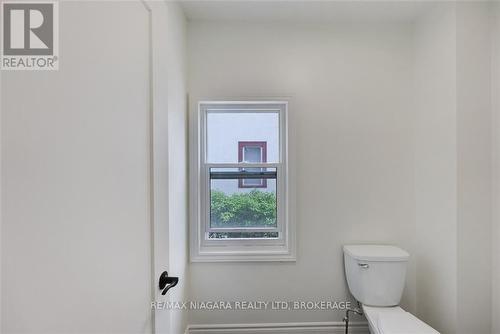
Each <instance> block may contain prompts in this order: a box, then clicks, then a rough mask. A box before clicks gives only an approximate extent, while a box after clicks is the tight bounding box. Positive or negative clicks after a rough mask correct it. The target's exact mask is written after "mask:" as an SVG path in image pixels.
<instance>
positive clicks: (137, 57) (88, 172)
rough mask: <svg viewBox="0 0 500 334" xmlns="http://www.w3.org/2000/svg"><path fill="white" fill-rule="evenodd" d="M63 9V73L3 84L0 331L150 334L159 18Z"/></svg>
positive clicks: (121, 10) (107, 4)
mask: <svg viewBox="0 0 500 334" xmlns="http://www.w3.org/2000/svg"><path fill="white" fill-rule="evenodd" d="M59 6H60V8H59V13H60V15H59V20H60V21H59V22H60V40H59V45H60V57H59V61H60V63H59V70H58V71H44V72H42V71H24V72H21V71H11V72H2V73H1V85H2V87H1V131H2V135H1V145H2V146H1V148H2V152H1V158H2V172H1V173H2V174H1V176H2V178H1V180H2V203H1V204H2V291H3V295H2V297H1V300H2V332H6V333H8V332H31V333H151V332H152V331H153V330H154V312H152V310H151V301H152V300H154V299H155V298H156V293H157V286H156V284H157V277H155V276H156V275H157V273H156V272H155V271H161V270H160V269H158V270H156V269H155V268H154V265H153V262H154V261H153V249H152V245H153V244H152V240H153V239H154V238H153V226H154V219H155V217H154V213H155V210H156V209H155V205H154V202H155V199H154V196H155V190H154V182H153V180H154V168H153V166H154V161H153V151H154V149H153V145H152V143H153V132H152V128H153V121H152V116H153V114H154V113H153V111H154V106H153V102H154V98H153V87H154V84H155V83H154V80H153V78H152V76H151V73H152V66H153V64H152V50H151V48H152V45H151V41H152V38H151V30H152V22H151V18H152V14H151V8H149V9H148V7H147V4H146V3H143V2H141V1H138V0H137V1H88V2H87V1H64V2H63V1H61V2H60V5H59ZM161 243H162V244H161V247H162V249H163V250H164V251H165V252H168V239H166V238H164V239H162V240H161ZM165 255H167V254H165ZM164 265H165V268H164V269H163V270H165V269H167V267H166V266H168V263H165V264H164ZM161 324H162V326H165V327H164V328H168V326H169V324H168V316H167V315H166V313H165V311H164V312H163V313H162V319H161Z"/></svg>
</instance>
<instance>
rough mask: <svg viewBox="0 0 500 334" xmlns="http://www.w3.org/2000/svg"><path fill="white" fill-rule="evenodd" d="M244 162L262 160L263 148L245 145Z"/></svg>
mask: <svg viewBox="0 0 500 334" xmlns="http://www.w3.org/2000/svg"><path fill="white" fill-rule="evenodd" d="M243 162H262V148H260V147H258V146H245V147H244V148H243Z"/></svg>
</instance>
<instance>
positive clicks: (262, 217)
mask: <svg viewBox="0 0 500 334" xmlns="http://www.w3.org/2000/svg"><path fill="white" fill-rule="evenodd" d="M252 173H253V177H250V178H249V177H248V176H247V175H248V174H252ZM259 173H264V174H265V179H260V178H258V179H257V177H263V176H264V175H263V174H259ZM242 174H243V176H242ZM210 175H211V176H210V178H211V179H210V227H211V228H242V227H249V228H252V227H253V228H267V227H268V228H276V227H277V221H276V168H263V169H260V168H259V169H258V172H257V173H254V172H253V171H242V170H241V169H239V168H211V169H210ZM242 180H245V181H246V180H251V181H261V180H265V181H266V187H265V188H263V187H262V186H257V187H252V186H250V185H248V186H245V187H244V188H242V187H240V185H239V181H242Z"/></svg>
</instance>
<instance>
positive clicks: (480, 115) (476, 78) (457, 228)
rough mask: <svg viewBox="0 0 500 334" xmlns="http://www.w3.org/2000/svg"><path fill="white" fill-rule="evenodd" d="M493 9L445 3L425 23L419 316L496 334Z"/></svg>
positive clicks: (419, 136) (460, 329)
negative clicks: (493, 304)
mask: <svg viewBox="0 0 500 334" xmlns="http://www.w3.org/2000/svg"><path fill="white" fill-rule="evenodd" d="M489 11H490V7H489V4H488V3H481V2H476V3H471V2H469V3H467V2H462V3H456V4H455V3H447V4H440V5H438V6H437V7H436V8H434V9H433V10H432V11H431V12H430V13H428V14H427V15H425V16H424V17H422V18H421V19H420V20H419V21H418V22H417V24H416V34H415V36H416V37H415V40H416V44H415V45H416V55H415V60H416V61H415V64H416V66H415V71H416V79H417V80H416V93H417V96H416V97H417V99H416V102H417V103H416V106H417V113H416V132H415V140H416V142H415V143H416V155H415V157H416V159H415V162H416V164H415V167H416V169H415V184H416V187H415V188H416V203H417V206H416V215H417V221H416V225H417V231H418V233H417V241H418V243H419V244H421V245H424V244H425V247H418V249H417V251H418V253H417V254H418V258H417V296H418V297H417V313H418V315H419V316H420V317H421V318H422V319H423V320H424V321H427V322H428V323H429V324H431V325H432V326H434V327H436V328H437V329H438V330H440V331H441V332H443V333H490V332H491V323H492V320H491V319H492V318H491V314H490V312H484V309H487V308H489V307H490V305H491V302H492V299H491V282H492V271H491V254H492V252H491V245H492V244H491V237H490V233H491V231H492V228H491V227H492V226H491V212H492V209H491V198H492V189H491V184H492V159H491V152H492V149H491V143H492V133H491V130H492V128H491V120H492V118H491V117H492V115H491V108H490V102H491V99H490V84H491V83H490V71H491V67H490V46H491V40H490V20H489Z"/></svg>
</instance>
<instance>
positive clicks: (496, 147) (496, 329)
mask: <svg viewBox="0 0 500 334" xmlns="http://www.w3.org/2000/svg"><path fill="white" fill-rule="evenodd" d="M492 13H493V20H492V23H493V24H492V34H491V42H492V53H491V55H492V57H491V65H492V69H491V74H492V75H491V102H492V112H493V122H492V130H493V132H492V133H493V178H494V182H493V186H494V189H493V203H492V206H493V211H492V212H493V229H492V230H493V233H492V248H493V249H492V254H493V266H492V268H493V273H492V274H493V275H492V283H493V287H492V288H493V293H492V304H493V307H492V313H491V318H492V333H494V334H499V333H500V317H498V314H500V131H499V129H500V94H499V91H500V4H496V5H495V6H494V8H493V10H492Z"/></svg>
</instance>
